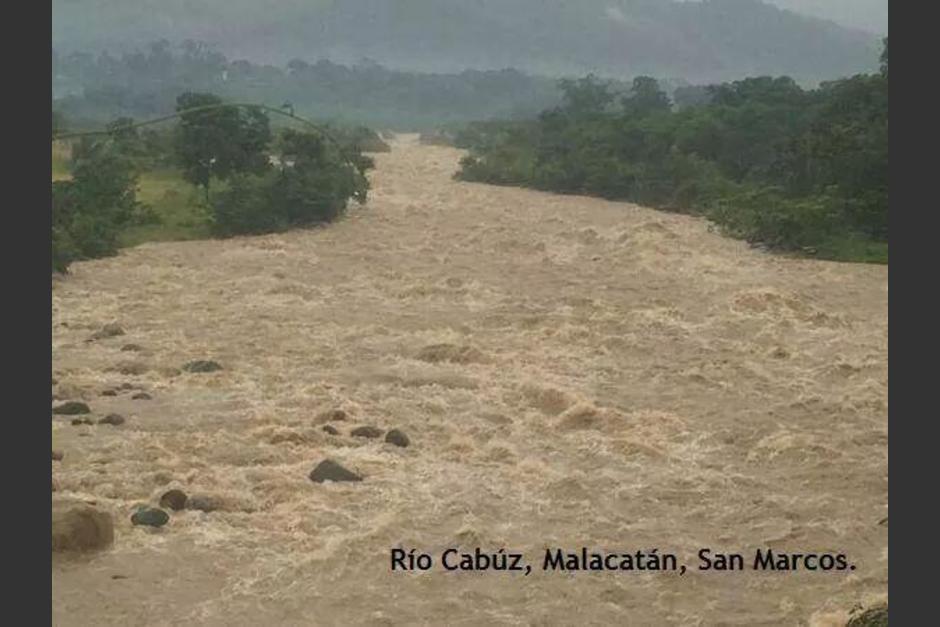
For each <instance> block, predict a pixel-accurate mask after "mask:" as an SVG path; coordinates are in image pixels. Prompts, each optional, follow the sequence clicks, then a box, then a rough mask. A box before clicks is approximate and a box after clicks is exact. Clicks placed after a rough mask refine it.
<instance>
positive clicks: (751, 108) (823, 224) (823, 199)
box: [457, 40, 888, 257]
mask: <svg viewBox="0 0 940 627" xmlns="http://www.w3.org/2000/svg"><path fill="white" fill-rule="evenodd" d="M884 43H885V47H884V53H883V55H882V59H881V60H882V68H881V72H880V73H877V74H871V75H857V76H853V77H851V78H846V79H843V80H838V81H832V82H827V83H823V84H822V85H820V86H819V87H818V88H817V89H812V90H804V89H802V88H801V87H800V86H798V85H797V84H796V83H795V82H794V81H793V80H791V79H789V78H787V77H780V78H771V77H758V78H749V79H745V80H741V81H736V82H733V83H726V84H721V85H714V86H710V87H708V88H707V89H706V90H705V93H704V97H702V98H699V99H698V101H697V102H694V101H693V102H686V104H685V106H682V107H673V106H671V104H670V102H669V99H668V98H667V97H666V95H665V94H664V93H663V92H662V91H661V90H660V89H659V88H658V86H657V84H656V81H654V80H652V79H650V78H646V77H641V78H638V79H636V80H635V81H634V84H633V88H632V89H631V90H630V91H629V92H627V93H625V94H617V93H616V92H615V90H614V89H612V87H611V86H610V85H609V84H607V83H604V82H603V81H600V80H598V79H596V78H594V77H587V78H585V79H581V80H580V81H568V82H565V83H563V84H562V89H563V92H564V100H563V102H562V104H561V105H560V106H558V107H555V108H552V109H548V110H545V111H543V112H542V113H541V114H540V115H539V116H538V117H537V118H536V119H534V120H529V121H524V122H505V123H492V122H491V123H487V124H475V125H469V126H467V127H466V128H465V129H464V130H463V131H462V132H461V133H459V134H458V136H457V143H458V145H460V146H462V147H465V148H468V149H469V150H470V154H469V155H468V156H467V157H466V158H465V159H464V160H463V162H462V169H461V171H460V173H459V177H461V178H463V179H464V180H469V181H484V182H490V183H499V184H508V185H521V186H529V187H535V188H538V189H544V190H548V191H554V192H562V193H578V194H589V195H598V196H603V197H605V198H611V199H624V200H630V201H633V202H637V203H643V204H647V205H651V206H654V207H660V208H664V209H670V210H676V211H685V212H693V213H699V214H703V215H706V216H708V217H709V218H711V219H712V220H714V221H715V222H718V223H719V224H721V225H723V226H724V227H726V228H727V230H728V231H730V232H731V233H733V234H736V235H739V236H742V237H745V238H747V239H749V240H752V241H760V242H764V243H766V244H768V245H771V246H775V247H779V248H789V249H799V248H804V249H807V248H810V249H819V252H820V254H826V255H829V256H834V257H840V256H852V255H853V254H855V253H853V252H844V251H842V252H840V250H838V247H839V244H838V242H843V243H845V242H846V241H848V240H852V241H856V242H857V241H863V242H887V237H888V179H887V173H888V63H887V59H888V57H887V40H885V42H884Z"/></svg>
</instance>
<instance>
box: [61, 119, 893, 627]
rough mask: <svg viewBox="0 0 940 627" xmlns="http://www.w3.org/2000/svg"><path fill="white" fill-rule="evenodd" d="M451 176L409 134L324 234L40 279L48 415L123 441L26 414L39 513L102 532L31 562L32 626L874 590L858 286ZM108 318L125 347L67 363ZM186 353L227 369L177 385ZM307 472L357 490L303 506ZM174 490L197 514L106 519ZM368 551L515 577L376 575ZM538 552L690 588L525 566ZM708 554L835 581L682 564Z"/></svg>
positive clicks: (873, 385) (652, 217)
mask: <svg viewBox="0 0 940 627" xmlns="http://www.w3.org/2000/svg"><path fill="white" fill-rule="evenodd" d="M459 157H460V152H459V151H457V150H454V149H450V148H446V147H432V146H422V145H419V144H418V142H417V140H416V138H414V137H411V136H405V137H402V138H400V139H399V140H397V141H396V142H394V145H393V151H392V152H391V153H388V154H380V155H377V164H378V167H377V170H376V171H375V172H374V173H373V174H372V180H373V185H374V189H373V192H372V193H371V196H370V201H369V203H368V204H367V205H366V206H364V207H358V206H356V207H353V208H352V209H351V212H350V214H349V216H348V217H347V218H346V219H344V220H343V221H341V222H339V223H336V224H334V225H331V226H329V227H326V228H320V229H311V230H304V231H295V232H290V233H284V234H278V235H270V236H263V237H245V238H236V239H231V240H225V241H200V242H180V243H161V244H147V245H142V246H139V247H137V248H134V249H131V250H126V251H123V252H122V253H121V254H120V255H119V256H118V257H115V258H111V259H104V260H97V261H92V262H85V263H79V264H76V265H75V266H73V274H72V276H69V277H67V278H64V279H57V280H56V281H55V282H54V285H53V329H52V334H53V371H54V376H55V377H56V379H57V380H58V385H57V386H56V387H55V388H54V391H55V394H56V396H57V397H58V398H60V399H66V400H84V401H85V402H87V403H88V404H89V405H90V406H91V408H92V410H93V412H94V414H95V417H96V418H99V417H103V416H106V415H108V414H111V413H118V414H121V415H123V416H125V417H126V419H127V420H126V422H125V423H124V424H122V425H118V426H111V425H79V426H73V425H72V424H71V420H70V419H71V418H72V417H71V416H54V417H53V446H54V448H56V449H59V450H61V451H63V453H64V459H63V460H62V461H57V462H53V477H54V479H55V481H56V482H57V483H58V486H59V488H58V491H56V492H54V493H53V497H54V498H56V499H59V498H63V499H78V500H85V501H94V502H95V503H96V504H97V505H98V506H99V507H101V508H103V509H105V510H107V511H110V512H111V513H112V514H113V515H114V517H115V527H116V528H115V540H114V545H113V547H112V548H111V549H110V550H108V551H106V552H104V553H101V554H99V555H97V556H94V557H91V558H83V559H68V558H62V557H59V556H56V557H55V559H54V563H53V572H52V580H53V598H52V604H53V616H54V621H55V624H57V625H92V624H94V625H106V624H121V625H124V626H126V625H144V624H147V625H169V624H174V625H177V624H211V625H276V624H284V625H353V624H365V625H399V624H401V625H405V624H426V625H442V624H451V625H564V624H584V625H602V624H632V625H658V624H674V625H717V624H722V625H796V624H817V625H829V624H832V625H837V624H840V623H839V621H840V620H844V618H845V616H846V612H847V611H848V610H849V609H851V608H852V607H853V606H854V605H856V604H868V603H870V602H873V601H877V600H879V599H882V598H885V596H886V594H887V572H888V571H887V546H888V544H887V542H888V539H887V526H886V525H885V524H884V519H885V517H886V516H887V489H888V488H887V486H888V483H887V481H888V476H887V424H888V423H887V350H888V347H887V296H888V279H887V277H888V274H887V268H886V267H881V266H874V265H858V264H840V263H830V262H820V261H813V260H797V259H787V258H783V257H780V256H773V255H769V254H767V253H762V252H759V251H756V250H752V249H750V248H749V247H748V246H747V245H746V244H745V243H742V242H740V241H736V240H732V239H728V238H725V237H722V236H720V235H719V234H717V233H715V232H713V231H714V229H713V228H710V227H709V224H708V223H707V222H705V221H703V220H700V219H695V218H690V217H686V216H679V215H671V214H667V213H662V212H658V211H654V210H650V209H645V208H641V207H637V206H634V205H630V204H626V203H614V202H606V201H603V200H599V199H591V198H583V197H577V196H557V195H550V194H544V193H539V192H535V191H529V190H523V189H514V188H506V187H492V186H486V185H479V184H470V183H461V182H457V181H454V180H453V179H452V174H453V173H454V171H455V170H456V168H457V161H458V159H459ZM108 323H118V324H119V325H120V326H121V327H122V328H123V329H124V330H125V334H124V335H122V336H115V337H110V338H102V339H98V340H95V341H92V342H89V341H86V340H87V339H88V338H89V336H91V335H92V334H93V333H94V332H95V331H97V330H98V329H100V328H101V327H102V326H103V325H105V324H108ZM128 344H136V345H138V346H137V347H136V348H138V349H139V350H122V347H125V346H126V345H128ZM196 359H212V360H215V361H217V362H219V364H221V365H222V367H223V369H222V370H220V371H217V372H209V373H188V372H182V371H180V370H179V369H180V368H181V366H182V365H183V364H185V363H187V362H190V361H192V360H196ZM122 384H130V385H132V386H135V388H136V389H123V390H122V389H118V388H119V387H120V386H121V385H122ZM111 389H115V390H116V392H115V395H113V396H102V395H101V392H103V391H105V390H111ZM138 391H144V392H146V393H147V394H149V395H150V396H151V397H152V398H151V399H149V400H143V399H133V398H132V397H133V395H134V394H135V393H137V392H138ZM334 409H342V410H343V411H345V413H346V416H347V418H346V420H345V421H337V420H335V419H331V421H330V422H329V424H330V425H332V426H333V427H335V428H336V429H337V431H338V432H339V435H330V434H328V433H326V432H325V431H324V430H323V429H322V427H323V423H324V422H326V421H327V420H328V419H330V417H329V416H324V415H323V413H324V412H328V411H330V410H334ZM364 425H371V426H375V427H378V428H380V429H381V430H383V431H386V430H389V429H392V428H398V429H400V430H402V431H403V432H404V433H405V434H407V436H408V438H409V439H410V446H408V447H407V448H401V447H397V446H394V445H392V444H386V443H384V442H383V441H382V439H381V438H378V439H367V438H359V437H352V436H350V435H349V433H350V431H351V430H352V429H353V428H355V427H359V426H364ZM325 458H330V459H334V460H336V461H337V462H339V463H341V464H343V465H344V466H346V467H347V468H349V469H351V470H353V471H355V472H358V473H360V474H361V475H363V476H364V477H365V480H364V481H362V482H358V483H332V484H331V483H326V484H316V483H313V482H312V481H310V479H308V473H309V472H310V470H311V469H312V468H313V467H314V466H315V465H316V464H317V463H318V462H320V461H321V460H323V459H325ZM170 488H181V489H182V490H184V491H185V492H186V493H188V494H190V495H206V496H210V497H212V499H214V503H215V505H214V506H215V507H216V510H215V511H212V512H211V513H204V512H201V511H189V510H187V511H182V512H179V513H173V514H172V517H171V520H170V522H169V524H168V525H166V526H165V527H164V528H162V529H160V530H156V531H152V530H147V529H144V528H140V527H133V526H132V525H131V524H130V516H131V514H132V513H133V511H134V507H135V506H136V505H138V504H141V503H149V504H155V503H156V501H157V500H158V499H159V497H160V495H161V494H162V493H164V492H165V491H167V490H169V489H170ZM879 522H881V523H882V524H879ZM395 547H405V548H408V549H410V548H416V549H418V550H420V551H424V552H426V553H430V554H431V555H433V556H434V558H435V562H438V563H439V557H440V555H441V553H442V552H443V551H444V550H446V549H448V548H450V547H456V548H458V549H460V550H461V551H464V550H466V551H469V552H473V550H474V548H475V547H480V548H482V549H483V550H485V551H498V550H499V549H500V548H506V550H507V551H517V552H523V553H524V554H525V555H526V556H527V558H528V560H529V562H530V563H531V564H532V566H533V571H532V573H531V574H530V575H529V576H522V575H519V574H517V573H506V572H499V573H473V572H445V571H443V570H442V569H441V568H440V567H435V568H433V569H432V570H430V571H428V572H415V573H392V572H390V549H392V548H395ZM551 547H558V548H562V549H565V550H570V551H580V549H581V547H588V548H589V549H591V550H596V551H606V552H629V553H634V552H636V551H638V550H644V551H649V550H651V549H654V548H657V549H658V550H659V553H672V554H675V555H677V556H678V559H679V560H680V561H681V562H683V563H686V564H688V565H689V572H687V573H686V574H685V575H682V576H679V575H677V574H676V573H670V572H650V571H646V572H638V571H633V572H626V571H619V572H613V571H608V572H567V573H565V572H543V571H542V570H541V565H542V557H543V555H544V553H545V549H546V548H551ZM703 547H707V548H711V549H712V550H713V551H737V552H742V553H745V554H747V555H751V554H753V551H754V550H755V549H756V548H765V549H766V548H772V549H774V550H775V551H783V552H802V553H806V552H811V551H814V552H825V551H832V552H834V553H844V554H846V555H847V556H848V558H849V560H850V561H851V562H852V563H853V564H855V565H856V569H855V570H854V571H843V572H825V573H823V572H797V573H795V574H784V573H780V572H753V571H750V570H747V571H744V572H734V573H701V572H698V571H696V570H695V566H696V565H697V564H698V563H699V562H698V560H697V552H698V550H699V549H701V548H703Z"/></svg>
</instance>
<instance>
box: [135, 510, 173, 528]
mask: <svg viewBox="0 0 940 627" xmlns="http://www.w3.org/2000/svg"><path fill="white" fill-rule="evenodd" d="M168 522H170V515H169V514H167V513H166V512H165V511H163V510H162V509H158V508H156V507H141V508H139V509H138V510H137V511H136V512H134V513H133V514H132V515H131V523H133V524H134V525H139V526H144V527H162V526H163V525H165V524H167V523H168Z"/></svg>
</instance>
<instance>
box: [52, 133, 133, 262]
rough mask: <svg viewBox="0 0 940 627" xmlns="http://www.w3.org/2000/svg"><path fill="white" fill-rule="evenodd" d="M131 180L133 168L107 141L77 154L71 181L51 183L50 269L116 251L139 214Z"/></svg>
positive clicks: (90, 145)
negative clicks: (121, 236) (123, 233)
mask: <svg viewBox="0 0 940 627" xmlns="http://www.w3.org/2000/svg"><path fill="white" fill-rule="evenodd" d="M136 182H137V178H136V175H135V173H134V168H133V166H132V165H131V164H130V163H129V162H128V160H127V159H126V158H124V157H123V155H122V154H121V153H120V152H118V151H117V150H115V148H114V145H113V143H112V142H110V141H106V142H98V143H94V144H90V143H89V144H88V145H86V146H85V147H84V148H83V149H82V150H81V151H79V152H78V153H77V155H76V157H75V158H74V163H73V168H72V179H71V180H68V181H56V182H54V183H53V184H52V264H53V269H54V270H56V271H59V272H64V271H65V270H66V269H67V268H68V265H69V264H70V263H71V262H72V261H74V260H76V259H92V258H95V257H104V256H108V255H112V254H114V253H115V252H116V251H117V236H118V234H119V232H120V230H121V229H122V228H123V227H125V226H127V225H128V224H130V223H132V222H133V221H134V220H135V219H136V218H137V217H139V215H140V206H139V205H138V203H137V198H136Z"/></svg>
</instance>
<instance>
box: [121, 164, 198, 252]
mask: <svg viewBox="0 0 940 627" xmlns="http://www.w3.org/2000/svg"><path fill="white" fill-rule="evenodd" d="M137 200H138V201H140V202H141V203H143V204H145V205H147V206H148V207H150V208H151V209H152V210H153V212H154V213H155V214H156V217H157V218H158V220H159V221H158V222H156V223H154V224H144V225H138V226H133V227H130V228H128V229H127V230H126V231H125V232H124V233H122V234H121V236H120V238H119V241H120V243H121V246H136V245H138V244H142V243H143V242H166V241H173V240H189V239H205V238H207V237H210V233H209V214H208V212H207V211H206V208H205V201H204V198H203V195H202V192H201V191H200V190H199V189H198V188H196V186H194V185H192V184H190V183H188V182H186V181H184V180H183V178H182V176H180V173H179V172H178V171H176V170H170V169H167V170H156V171H150V172H145V173H143V174H141V176H140V179H139V181H138V185H137Z"/></svg>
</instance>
